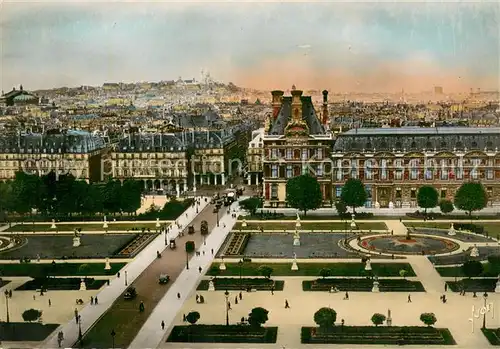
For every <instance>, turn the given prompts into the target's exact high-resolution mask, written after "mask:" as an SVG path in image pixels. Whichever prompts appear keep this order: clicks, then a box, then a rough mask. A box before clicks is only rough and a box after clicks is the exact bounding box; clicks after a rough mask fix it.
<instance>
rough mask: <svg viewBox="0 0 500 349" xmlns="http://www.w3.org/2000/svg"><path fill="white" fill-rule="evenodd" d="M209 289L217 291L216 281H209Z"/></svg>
mask: <svg viewBox="0 0 500 349" xmlns="http://www.w3.org/2000/svg"><path fill="white" fill-rule="evenodd" d="M208 290H209V291H215V285H214V282H213V281H212V280H210V281H209V282H208Z"/></svg>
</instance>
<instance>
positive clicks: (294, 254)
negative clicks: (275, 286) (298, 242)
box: [291, 252, 299, 270]
mask: <svg viewBox="0 0 500 349" xmlns="http://www.w3.org/2000/svg"><path fill="white" fill-rule="evenodd" d="M291 269H292V270H299V266H298V265H297V254H296V253H295V252H294V253H293V263H292V268H291Z"/></svg>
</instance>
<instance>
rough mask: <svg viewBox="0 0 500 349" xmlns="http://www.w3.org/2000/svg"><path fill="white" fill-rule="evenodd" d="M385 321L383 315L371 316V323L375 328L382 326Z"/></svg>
mask: <svg viewBox="0 0 500 349" xmlns="http://www.w3.org/2000/svg"><path fill="white" fill-rule="evenodd" d="M385 319H386V317H385V315H384V314H380V313H375V314H373V316H372V322H373V324H374V325H375V326H378V325H382V324H383V323H384V321H385Z"/></svg>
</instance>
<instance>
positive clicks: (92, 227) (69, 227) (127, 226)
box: [5, 222, 156, 232]
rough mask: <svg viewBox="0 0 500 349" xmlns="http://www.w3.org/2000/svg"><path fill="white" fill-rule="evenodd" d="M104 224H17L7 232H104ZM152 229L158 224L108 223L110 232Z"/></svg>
mask: <svg viewBox="0 0 500 349" xmlns="http://www.w3.org/2000/svg"><path fill="white" fill-rule="evenodd" d="M102 225H103V223H90V224H78V223H75V224H68V223H56V227H57V228H56V229H52V228H51V224H30V223H25V224H16V225H14V226H12V227H10V228H8V229H6V230H5V231H9V232H37V231H53V232H56V231H73V230H75V229H76V228H81V229H82V232H85V231H104V228H103V227H102ZM142 228H144V229H146V230H147V229H151V230H152V231H154V230H155V229H156V223H141V222H135V223H108V231H127V230H132V229H136V230H141V229H142Z"/></svg>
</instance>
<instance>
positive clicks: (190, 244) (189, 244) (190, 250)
mask: <svg viewBox="0 0 500 349" xmlns="http://www.w3.org/2000/svg"><path fill="white" fill-rule="evenodd" d="M185 248H186V252H187V253H193V252H194V250H195V245H194V241H192V240H189V241H186V245H185Z"/></svg>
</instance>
